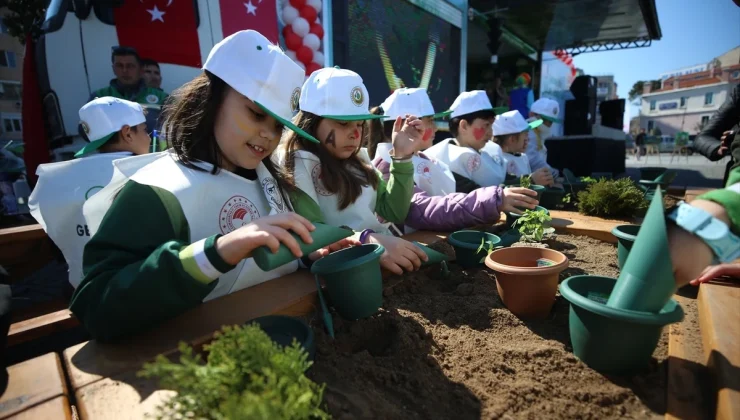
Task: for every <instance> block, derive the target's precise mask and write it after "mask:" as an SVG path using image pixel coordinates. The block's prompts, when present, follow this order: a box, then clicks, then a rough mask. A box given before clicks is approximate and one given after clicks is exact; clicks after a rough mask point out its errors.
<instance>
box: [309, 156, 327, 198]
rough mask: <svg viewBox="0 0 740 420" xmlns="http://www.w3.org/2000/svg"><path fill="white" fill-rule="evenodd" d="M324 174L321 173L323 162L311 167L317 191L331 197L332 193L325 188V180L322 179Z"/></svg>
mask: <svg viewBox="0 0 740 420" xmlns="http://www.w3.org/2000/svg"><path fill="white" fill-rule="evenodd" d="M321 177H322V174H321V164H320V163H319V164H316V165H315V166H314V167H313V169H311V179H312V180H313V185H314V187H315V188H316V192H317V193H318V194H319V195H323V196H325V197H329V196H330V195H332V194H331V193H330V192H329V191H327V190H326V188H324V182H323V181H322V180H321Z"/></svg>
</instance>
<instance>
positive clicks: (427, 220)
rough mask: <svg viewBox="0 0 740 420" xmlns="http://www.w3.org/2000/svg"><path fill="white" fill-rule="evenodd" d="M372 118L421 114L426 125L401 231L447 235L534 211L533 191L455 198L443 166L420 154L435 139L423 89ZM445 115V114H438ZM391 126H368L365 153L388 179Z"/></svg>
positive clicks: (493, 190) (404, 92)
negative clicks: (505, 214) (509, 213)
mask: <svg viewBox="0 0 740 420" xmlns="http://www.w3.org/2000/svg"><path fill="white" fill-rule="evenodd" d="M373 113H374V114H376V113H377V114H383V115H385V116H386V117H388V118H389V119H392V120H395V119H396V118H398V117H401V118H403V117H404V116H406V115H422V121H423V122H424V125H425V131H424V136H423V138H422V142H420V143H419V147H418V149H417V151H416V152H415V153H414V156H413V157H412V159H411V160H412V163H413V164H414V168H415V170H414V182H415V184H416V188H415V190H414V195H413V197H412V199H411V208H410V209H409V214H408V216H406V221H405V224H406V227H405V228H404V229H405V232H406V233H408V232H409V231H411V230H412V229H429V230H444V231H452V230H457V229H462V228H467V227H470V226H474V225H477V224H484V223H494V222H496V221H497V220H498V219H499V217H500V211H501V210H504V211H517V212H518V210H516V209H515V206H521V207H526V208H530V209H533V208H534V207H535V205H536V204H537V200H536V199H534V198H533V197H534V196H535V195H536V194H535V192H534V191H532V190H529V189H525V188H509V189H506V190H503V189H501V188H499V187H497V186H492V187H483V188H479V189H476V190H473V191H472V192H470V193H467V194H465V193H455V192H454V191H455V177H454V176H453V174H452V172H451V171H450V170H449V168H448V167H447V165H445V164H444V163H441V162H439V161H437V160H434V159H430V158H429V157H427V156H426V155H425V154H424V153H423V152H421V150H423V149H426V148H427V147H428V146H429V145H430V144H431V138H432V137H433V135H434V131H436V129H435V128H434V120H433V119H434V117H436V116H439V115H440V114H434V108H433V107H432V102H431V101H430V100H429V96H428V95H427V93H426V91H425V90H424V89H418V88H415V89H407V88H402V89H398V90H396V91H395V92H393V94H392V95H391V96H389V97H388V98H387V99H386V100H385V101H384V102H383V104H382V105H381V106H379V107H376V108H374V110H373ZM443 114H444V113H443ZM390 124H391V122H385V123H382V124H381V123H380V121H378V120H372V121H371V123H370V135H369V138H370V144H369V149H375V150H376V153H375V159H374V160H373V164H374V165H375V166H376V167H377V168H378V170H380V171H381V172H382V173H383V176H384V177H385V178H387V177H389V175H390V173H389V169H390V164H391V162H392V161H391V158H390V155H389V153H388V151H389V149H390V147H391V144H390V143H388V141H389V137H390V132H391V129H392V127H391V126H390Z"/></svg>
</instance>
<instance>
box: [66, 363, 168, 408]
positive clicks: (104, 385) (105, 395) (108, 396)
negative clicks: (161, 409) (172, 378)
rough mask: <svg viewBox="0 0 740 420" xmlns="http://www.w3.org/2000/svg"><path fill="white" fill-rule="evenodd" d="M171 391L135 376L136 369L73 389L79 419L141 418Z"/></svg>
mask: <svg viewBox="0 0 740 420" xmlns="http://www.w3.org/2000/svg"><path fill="white" fill-rule="evenodd" d="M173 395H175V392H174V391H168V390H162V389H160V387H159V386H158V384H157V382H156V381H153V380H146V379H142V378H138V377H137V376H136V370H132V371H129V372H125V373H123V374H119V375H116V376H115V377H113V378H105V379H102V380H100V381H97V382H95V383H92V384H89V385H87V386H85V387H83V388H81V389H78V390H77V392H75V396H76V397H77V409H78V410H79V414H80V418H81V419H83V420H86V419H93V420H94V419H106V420H119V419H121V420H123V419H125V420H128V419H144V418H147V416H148V415H153V414H155V413H156V409H157V407H158V406H160V405H161V404H162V403H163V402H164V401H165V400H166V399H168V398H170V397H172V396H173Z"/></svg>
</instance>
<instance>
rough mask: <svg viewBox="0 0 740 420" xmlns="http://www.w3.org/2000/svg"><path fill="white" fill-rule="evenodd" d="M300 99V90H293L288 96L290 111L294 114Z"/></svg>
mask: <svg viewBox="0 0 740 420" xmlns="http://www.w3.org/2000/svg"><path fill="white" fill-rule="evenodd" d="M300 98H301V88H295V89H294V90H293V93H291V94H290V110H291V111H293V113H294V114H295V113H296V112H298V104H299V101H300Z"/></svg>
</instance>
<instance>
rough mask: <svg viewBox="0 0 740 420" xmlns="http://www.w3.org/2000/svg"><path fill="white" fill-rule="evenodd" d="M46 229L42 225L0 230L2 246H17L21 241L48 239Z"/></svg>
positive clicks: (0, 243)
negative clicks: (10, 244)
mask: <svg viewBox="0 0 740 420" xmlns="http://www.w3.org/2000/svg"><path fill="white" fill-rule="evenodd" d="M47 237H48V236H47V235H46V232H44V228H43V227H41V225H40V224H38V223H37V224H33V225H25V226H16V227H11V228H4V229H0V245H4V244H6V243H12V244H17V243H19V242H21V241H31V240H35V239H44V238H47Z"/></svg>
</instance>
